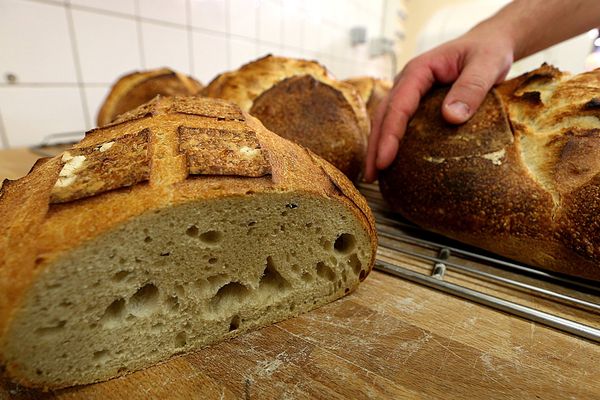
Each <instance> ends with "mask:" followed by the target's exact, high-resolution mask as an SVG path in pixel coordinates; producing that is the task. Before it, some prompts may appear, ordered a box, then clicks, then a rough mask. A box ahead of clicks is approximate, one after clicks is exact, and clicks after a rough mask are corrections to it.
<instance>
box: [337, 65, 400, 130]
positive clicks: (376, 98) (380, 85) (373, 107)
mask: <svg viewBox="0 0 600 400" xmlns="http://www.w3.org/2000/svg"><path fill="white" fill-rule="evenodd" d="M344 82H346V83H349V84H350V85H352V86H354V87H355V88H356V90H358V93H359V94H360V96H361V97H362V99H363V100H364V102H365V104H366V105H367V112H368V113H369V118H370V119H371V121H373V119H374V118H375V113H376V112H377V107H379V104H381V102H382V101H383V99H384V98H385V96H387V95H388V93H389V92H390V90H391V89H392V82H390V81H387V80H384V79H377V78H373V77H371V76H359V77H356V78H350V79H346V80H345V81H344Z"/></svg>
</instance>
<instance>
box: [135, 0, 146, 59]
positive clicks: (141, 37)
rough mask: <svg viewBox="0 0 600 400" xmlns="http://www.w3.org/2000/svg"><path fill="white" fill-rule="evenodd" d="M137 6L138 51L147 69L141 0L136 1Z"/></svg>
mask: <svg viewBox="0 0 600 400" xmlns="http://www.w3.org/2000/svg"><path fill="white" fill-rule="evenodd" d="M134 7H135V26H136V31H137V36H138V51H139V56H140V64H141V66H142V69H146V52H145V51H144V35H143V32H142V16H141V13H140V0H135V1H134Z"/></svg>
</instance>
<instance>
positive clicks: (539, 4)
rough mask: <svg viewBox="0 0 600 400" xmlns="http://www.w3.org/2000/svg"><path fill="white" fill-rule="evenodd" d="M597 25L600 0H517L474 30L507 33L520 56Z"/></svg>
mask: <svg viewBox="0 0 600 400" xmlns="http://www.w3.org/2000/svg"><path fill="white" fill-rule="evenodd" d="M598 26H600V1H599V0H515V1H513V2H512V3H510V4H508V5H507V6H505V7H504V8H503V9H501V10H500V11H499V12H498V13H497V14H496V15H494V16H493V17H491V18H490V19H488V20H485V21H483V22H482V23H481V24H479V25H478V26H476V27H475V28H473V30H474V31H476V30H492V31H495V32H497V34H499V35H507V37H509V38H510V39H511V41H512V42H513V48H514V59H515V60H519V59H521V58H524V57H527V56H528V55H531V54H533V53H536V52H538V51H540V50H543V49H545V48H547V47H549V46H552V45H554V44H556V43H559V42H562V41H563V40H566V39H569V38H571V37H573V36H576V35H578V34H581V33H583V32H585V31H587V30H590V29H592V28H595V27H598Z"/></svg>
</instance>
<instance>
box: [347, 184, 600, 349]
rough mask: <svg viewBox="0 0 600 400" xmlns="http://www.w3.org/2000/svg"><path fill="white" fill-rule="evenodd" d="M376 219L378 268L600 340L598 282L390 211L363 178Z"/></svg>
mask: <svg viewBox="0 0 600 400" xmlns="http://www.w3.org/2000/svg"><path fill="white" fill-rule="evenodd" d="M359 190H360V191H361V192H362V194H363V195H364V196H365V197H366V199H367V201H368V202H369V205H370V206H371V209H372V210H373V213H374V215H375V221H376V224H377V231H378V233H379V250H378V255H377V261H376V263H375V269H377V270H380V271H383V272H386V273H388V274H392V275H395V276H398V277H401V278H404V279H407V280H410V281H412V282H416V283H419V284H422V285H425V286H428V287H431V288H434V289H437V290H441V291H444V292H446V293H450V294H452V295H455V296H459V297H461V298H464V299H468V300H470V301H474V302H476V303H479V304H483V305H486V306H489V307H492V308H495V309H497V310H501V311H504V312H507V313H510V314H513V315H516V316H519V317H521V318H525V319H528V320H531V321H535V322H537V323H540V324H544V325H547V326H550V327H553V328H555V329H558V330H561V331H563V332H568V333H570V334H573V335H576V336H579V337H582V338H585V339H588V340H591V341H594V342H598V343H600V287H599V286H600V285H598V283H594V282H592V281H586V280H581V279H577V278H573V277H568V276H564V275H560V274H557V273H552V272H548V271H542V270H538V269H535V268H532V267H529V266H525V265H522V264H518V263H516V262H514V261H511V260H508V259H504V258H501V257H499V256H497V255H493V254H490V253H487V252H484V251H482V250H481V249H476V248H473V247H470V246H467V245H465V244H462V243H459V242H456V241H452V240H450V239H447V238H445V237H442V236H440V235H436V234H433V233H431V232H428V231H425V230H423V229H420V228H418V227H417V226H415V225H413V224H411V223H409V222H408V221H406V220H405V219H403V218H402V217H401V216H400V215H398V214H394V213H392V212H391V211H389V208H388V207H387V205H386V203H385V202H384V200H383V199H382V197H381V193H380V192H379V188H378V187H377V186H376V185H373V184H366V183H362V184H360V185H359Z"/></svg>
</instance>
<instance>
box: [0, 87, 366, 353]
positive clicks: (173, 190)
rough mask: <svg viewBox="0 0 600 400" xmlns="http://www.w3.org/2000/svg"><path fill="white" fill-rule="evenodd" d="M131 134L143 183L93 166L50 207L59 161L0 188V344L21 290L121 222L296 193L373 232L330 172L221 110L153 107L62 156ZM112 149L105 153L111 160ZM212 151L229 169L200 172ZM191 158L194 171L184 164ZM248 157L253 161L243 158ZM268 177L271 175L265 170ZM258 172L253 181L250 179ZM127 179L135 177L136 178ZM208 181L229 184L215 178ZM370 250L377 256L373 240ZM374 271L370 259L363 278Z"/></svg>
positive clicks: (159, 102)
mask: <svg viewBox="0 0 600 400" xmlns="http://www.w3.org/2000/svg"><path fill="white" fill-rule="evenodd" d="M194 110H196V111H198V112H199V114H195V112H196V111H194ZM194 130H198V131H200V132H202V134H203V135H205V137H204V138H203V139H202V138H201V139H199V140H200V141H202V140H204V139H207V138H209V139H210V137H211V136H210V135H223V134H224V133H223V132H225V137H224V138H222V139H223V140H219V139H218V138H215V137H213V138H212V139H214V140H212V143H211V144H210V146H212V148H210V149H209V148H206V147H201V146H199V145H198V138H197V137H194V136H192V135H191V133H192V132H194ZM138 132H146V135H147V136H146V137H147V154H148V163H147V164H148V165H150V172H149V174H148V175H147V176H148V179H147V180H145V181H144V180H141V181H138V183H135V184H132V185H130V186H124V185H123V177H122V176H121V175H112V174H106V171H102V170H101V169H99V168H96V164H93V165H91V166H89V170H88V169H87V168H88V167H86V164H85V163H83V164H81V165H80V167H81V168H80V169H76V171H84V172H85V173H84V174H83V175H81V174H80V175H79V176H78V177H76V178H75V179H74V180H73V181H72V182H70V183H69V184H67V185H65V187H69V186H71V185H75V184H77V182H78V179H79V178H80V177H81V176H85V182H86V185H85V188H86V189H85V190H84V191H76V192H77V193H78V195H77V196H76V198H77V200H72V199H70V198H65V199H64V202H62V203H60V204H51V194H52V193H53V187H54V186H55V185H56V183H57V181H59V180H60V176H59V173H60V172H61V171H62V170H63V168H64V165H65V162H64V161H63V155H60V156H57V157H54V158H51V159H48V160H46V161H44V162H40V163H38V164H37V165H36V167H35V168H33V169H32V171H31V173H29V174H28V175H27V176H25V177H24V178H22V179H19V180H17V181H7V182H6V183H5V184H4V186H3V187H2V189H1V191H0V193H1V195H0V220H2V221H3V223H2V224H1V225H0V293H2V296H0V342H1V341H2V337H3V335H4V332H5V329H6V327H7V324H8V323H9V321H10V319H11V314H12V313H13V312H14V310H15V309H17V305H18V303H19V302H20V300H21V299H22V298H23V297H24V296H25V294H26V290H27V288H28V287H29V286H30V285H31V284H32V282H34V280H35V278H36V275H37V274H38V273H39V272H41V271H42V270H43V269H44V268H45V267H46V266H47V265H49V264H50V263H51V262H52V260H54V259H56V258H57V257H59V256H60V255H61V254H62V253H63V252H68V251H69V250H72V249H74V248H75V247H77V246H79V245H81V244H82V243H84V242H85V241H87V240H91V239H93V238H95V237H97V236H98V235H99V234H101V233H103V232H106V231H108V230H110V229H111V228H113V227H115V226H117V225H119V224H121V223H123V222H126V221H128V220H130V219H132V218H135V217H136V216H139V215H141V214H143V213H147V212H152V211H153V210H156V209H159V208H164V207H169V206H173V205H176V204H181V203H185V202H189V201H193V200H199V199H200V200H201V199H213V198H220V197H224V196H232V195H246V194H247V193H251V192H253V193H273V192H277V193H281V192H287V191H293V192H302V193H306V194H313V195H315V196H323V197H327V198H334V199H337V200H338V201H340V202H341V203H343V204H345V205H346V206H347V207H348V209H349V210H351V212H352V213H354V214H355V215H356V216H357V218H358V219H359V220H360V221H361V222H362V224H363V226H364V227H365V230H366V231H368V232H372V233H373V232H374V224H373V219H372V216H371V213H370V211H369V209H368V208H365V205H364V199H362V197H361V195H360V194H359V193H358V191H357V190H356V189H355V188H354V187H353V186H352V184H351V183H350V182H349V181H348V180H347V179H346V178H345V177H343V176H337V177H335V182H336V184H335V185H334V183H332V179H331V177H330V175H331V174H332V172H331V171H329V172H327V171H326V169H327V168H330V169H332V170H334V169H333V168H332V167H331V166H329V164H327V163H326V162H325V161H323V160H321V159H320V158H318V157H317V156H311V155H309V154H308V153H307V152H306V150H305V149H304V148H302V147H300V146H298V145H295V144H293V143H291V142H289V141H287V140H285V139H283V138H281V137H279V136H277V135H275V134H273V133H271V132H269V131H268V130H266V129H265V128H264V127H263V126H262V124H261V123H260V122H259V121H258V120H256V119H255V118H253V117H251V116H249V115H247V114H245V113H243V112H241V111H240V110H239V108H238V107H236V106H234V105H233V104H228V103H226V102H224V101H221V100H214V99H205V98H183V99H182V98H175V97H168V98H158V99H155V100H153V101H152V102H151V103H150V104H147V105H144V106H141V107H140V108H139V109H137V110H133V111H132V112H130V113H128V114H126V116H124V117H122V118H120V119H119V121H118V122H116V123H114V124H111V125H109V126H106V127H103V128H97V129H94V130H92V131H90V132H88V133H87V135H86V136H85V138H84V139H83V140H82V141H81V142H80V143H78V144H77V145H75V146H74V147H73V148H72V149H70V150H68V152H69V153H70V154H72V155H73V154H75V155H77V154H89V152H92V154H93V153H94V152H95V151H96V150H94V149H96V148H98V149H99V148H101V147H102V146H103V145H104V147H105V149H106V143H109V142H111V141H114V142H115V143H118V142H119V141H121V140H126V139H128V138H129V136H128V135H131V134H134V135H135V134H136V133H138ZM181 132H184V133H183V134H181ZM231 132H242V134H243V135H244V136H243V137H242V139H239V138H237V139H235V140H229V139H231V136H230V133H231ZM240 140H241V142H240ZM112 146H117V145H116V144H113V145H112ZM112 146H111V147H110V148H109V149H107V150H105V152H106V153H108V152H109V151H111V150H113V148H112ZM219 146H220V147H219ZM236 146H237V147H236ZM243 147H247V149H243ZM115 149H118V148H115ZM215 149H217V151H219V152H221V151H225V152H227V151H229V152H230V153H228V154H229V155H228V157H229V158H227V157H226V161H227V160H228V161H229V162H225V163H224V164H223V165H229V166H230V167H231V168H230V169H229V170H227V171H215V170H213V169H210V168H209V169H207V170H203V169H202V168H200V163H199V162H198V160H209V161H210V160H211V154H212V151H214V150H215ZM181 150H183V152H182V151H181ZM226 150H227V151H226ZM254 150H256V151H254ZM97 151H99V150H97ZM202 151H204V152H205V153H204V154H203V153H202ZM208 153H211V154H208ZM236 153H237V154H238V155H237V159H236V157H235V154H236ZM117 154H118V155H119V156H118V157H119V159H121V158H122V159H127V160H129V158H128V155H127V154H125V153H123V152H121V151H119V152H118V153H116V154H115V156H116V155H117ZM190 154H192V162H189V163H188V161H189V160H190V157H189V156H190ZM249 155H250V156H252V157H250V158H248V156H249ZM194 157H197V158H196V159H194ZM109 159H110V162H113V161H118V160H115V159H114V158H113V157H109ZM240 160H241V161H240ZM249 160H250V161H249ZM252 160H254V161H252ZM99 162H100V161H99ZM144 165H146V161H144V162H143V163H141V164H135V163H132V168H133V167H135V168H138V169H139V170H144ZM323 165H325V170H324V169H323ZM213 166H214V165H213ZM196 167H198V169H195V168H196ZM242 167H245V168H247V169H244V168H242ZM265 167H268V169H269V171H266V170H264V168H265ZM211 168H212V167H211ZM257 168H258V171H259V173H255V172H256V170H257ZM261 168H263V169H261ZM248 171H250V172H248ZM334 171H335V170H334ZM130 172H131V173H134V174H135V171H133V172H132V171H130ZM215 172H217V173H226V174H227V175H221V176H217V175H215ZM266 172H268V174H265V173H266ZM207 174H208V175H207ZM76 175H77V174H76ZM125 175H126V176H129V175H128V174H125ZM248 176H259V177H248ZM113 179H114V182H113V181H112V180H113ZM99 183H102V184H101V185H100V184H99ZM337 187H343V190H342V191H341V192H340V190H338V188H337ZM110 188H113V190H109V189H110ZM73 198H75V197H73ZM361 201H362V202H361ZM372 240H373V246H375V245H376V239H374V237H373V236H372ZM373 251H374V249H373ZM373 255H374V253H373ZM373 263H374V256H373V257H372V259H371V260H370V263H369V268H371V267H372V265H373ZM363 277H364V276H363Z"/></svg>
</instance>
